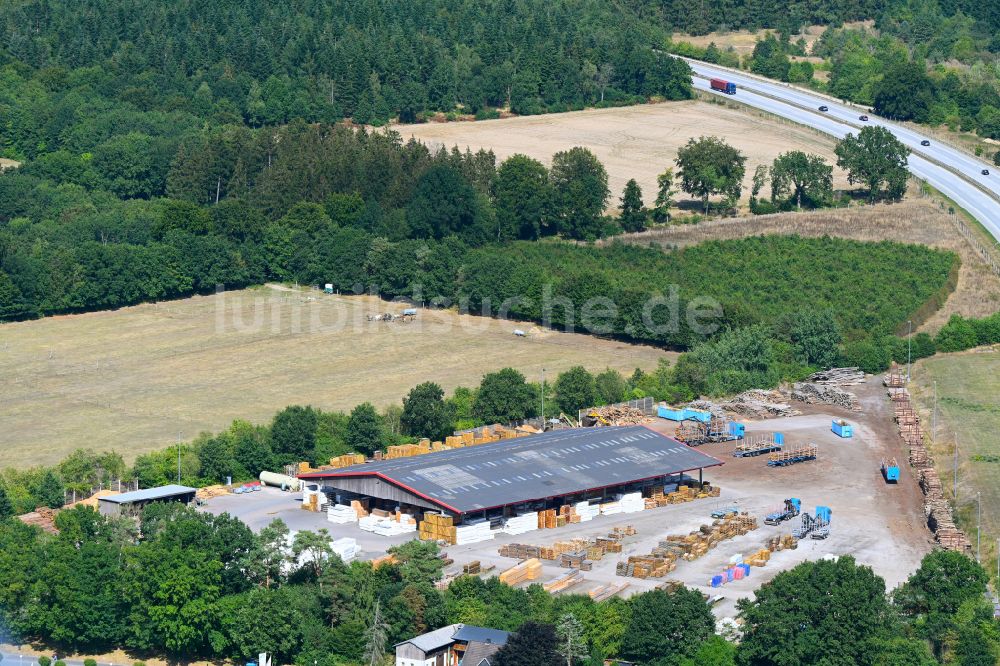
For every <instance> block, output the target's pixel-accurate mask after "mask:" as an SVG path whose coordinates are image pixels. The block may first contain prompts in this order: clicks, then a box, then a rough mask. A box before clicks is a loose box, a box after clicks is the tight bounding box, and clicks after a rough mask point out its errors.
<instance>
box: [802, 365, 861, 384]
mask: <svg viewBox="0 0 1000 666" xmlns="http://www.w3.org/2000/svg"><path fill="white" fill-rule="evenodd" d="M807 379H808V380H809V381H810V382H812V383H814V384H830V385H833V386H854V385H855V384H860V383H861V382H863V381H865V373H864V372H862V370H861V369H860V368H857V367H853V368H830V369H829V370H820V371H819V372H814V373H812V374H811V375H809V377H807Z"/></svg>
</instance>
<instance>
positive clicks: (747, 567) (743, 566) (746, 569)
mask: <svg viewBox="0 0 1000 666" xmlns="http://www.w3.org/2000/svg"><path fill="white" fill-rule="evenodd" d="M740 568H741V569H743V575H744V576H749V575H750V565H749V564H747V563H746V562H744V563H743V564H741V565H740Z"/></svg>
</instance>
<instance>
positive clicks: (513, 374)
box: [472, 368, 538, 423]
mask: <svg viewBox="0 0 1000 666" xmlns="http://www.w3.org/2000/svg"><path fill="white" fill-rule="evenodd" d="M537 404H538V400H537V398H536V396H535V395H533V394H532V391H531V388H530V387H529V386H528V384H527V383H526V382H525V380H524V375H522V374H521V373H520V372H518V371H517V370H514V369H513V368H504V369H502V370H499V371H497V372H491V373H489V374H487V375H485V376H483V381H482V382H480V384H479V390H478V391H477V392H476V400H475V402H474V403H473V405H472V413H473V414H474V415H475V417H476V419H478V420H479V421H480V422H482V423H511V422H513V421H520V420H522V419H526V418H528V417H530V416H534V415H535V414H537V413H538V410H537Z"/></svg>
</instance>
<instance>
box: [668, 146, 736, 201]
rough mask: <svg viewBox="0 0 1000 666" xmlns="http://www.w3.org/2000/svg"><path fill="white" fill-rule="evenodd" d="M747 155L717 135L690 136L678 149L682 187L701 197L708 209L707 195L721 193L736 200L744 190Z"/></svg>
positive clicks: (728, 198)
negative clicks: (694, 137) (691, 137)
mask: <svg viewBox="0 0 1000 666" xmlns="http://www.w3.org/2000/svg"><path fill="white" fill-rule="evenodd" d="M746 161H747V158H746V156H745V155H744V154H743V153H741V152H740V151H739V150H737V149H736V148H733V147H732V146H730V145H729V144H727V143H726V142H725V141H723V140H722V139H720V138H718V137H714V136H702V137H699V138H697V139H689V140H688V142H687V143H686V144H685V145H684V146H683V147H682V148H681V149H680V150H678V151H677V159H676V160H675V162H676V164H677V167H678V174H677V175H678V177H679V178H680V183H681V189H682V190H684V191H685V192H687V193H688V194H690V195H693V196H696V197H698V198H700V199H701V200H702V206H703V208H704V209H705V212H706V213H707V212H708V198H709V197H710V196H712V195H714V194H721V195H723V196H724V197H725V198H726V201H727V202H729V203H730V204H731V203H734V202H735V201H736V200H738V199H739V198H740V193H741V192H742V191H743V175H744V174H745V173H746Z"/></svg>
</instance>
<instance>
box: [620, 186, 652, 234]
mask: <svg viewBox="0 0 1000 666" xmlns="http://www.w3.org/2000/svg"><path fill="white" fill-rule="evenodd" d="M619 210H620V211H621V214H620V215H619V218H618V219H619V221H620V222H621V225H622V229H624V230H625V231H629V232H635V231H645V230H646V221H647V220H648V219H649V211H647V210H646V208H645V207H644V206H643V205H642V190H641V189H640V188H639V183H637V182H635V178H631V179H629V181H628V182H627V183H625V190H624V191H623V192H622V198H621V205H620V206H619Z"/></svg>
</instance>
